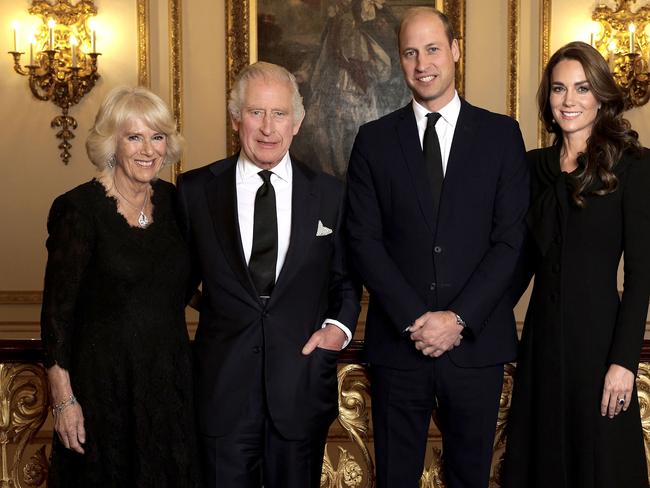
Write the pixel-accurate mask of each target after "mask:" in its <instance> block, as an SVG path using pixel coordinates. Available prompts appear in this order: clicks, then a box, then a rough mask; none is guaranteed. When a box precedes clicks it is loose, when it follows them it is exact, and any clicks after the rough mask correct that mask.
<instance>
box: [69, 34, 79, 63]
mask: <svg viewBox="0 0 650 488" xmlns="http://www.w3.org/2000/svg"><path fill="white" fill-rule="evenodd" d="M77 44H78V41H77V38H76V37H75V36H74V35H71V36H70V49H71V51H72V67H73V68H76V67H77Z"/></svg>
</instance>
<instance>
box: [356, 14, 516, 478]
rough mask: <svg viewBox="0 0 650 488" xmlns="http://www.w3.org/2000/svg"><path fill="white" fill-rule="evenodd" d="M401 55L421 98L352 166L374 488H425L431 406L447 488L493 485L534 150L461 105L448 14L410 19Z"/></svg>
mask: <svg viewBox="0 0 650 488" xmlns="http://www.w3.org/2000/svg"><path fill="white" fill-rule="evenodd" d="M399 53H400V61H401V65H402V71H403V73H404V78H405V80H406V83H407V84H408V86H409V88H410V89H411V91H412V93H413V101H412V103H410V104H409V105H407V106H406V107H404V108H402V109H400V110H397V111H396V112H393V113H391V114H389V115H387V116H385V117H383V118H381V119H379V120H376V121H374V122H370V123H368V124H366V125H364V126H362V127H361V128H360V129H359V133H358V135H357V138H356V140H355V143H354V147H353V149H352V156H351V159H350V166H349V169H348V195H349V208H348V212H349V213H348V219H347V227H348V233H349V238H350V249H351V256H350V258H351V262H354V263H355V265H357V267H358V270H359V272H360V274H361V277H362V280H363V281H364V284H365V285H366V287H367V289H368V291H369V293H370V303H369V308H368V316H367V321H366V337H365V351H366V355H367V359H368V361H369V363H370V365H371V381H372V409H373V428H374V436H375V450H376V463H377V486H378V488H386V487H389V488H415V487H417V486H418V480H419V478H420V476H421V474H422V469H423V464H424V456H425V450H426V443H427V430H428V426H429V421H430V418H431V414H432V412H433V410H434V409H435V410H436V417H437V422H438V425H439V427H440V430H441V432H442V436H443V462H444V475H445V478H446V482H447V486H449V487H450V488H460V487H463V488H469V487H471V488H479V487H480V488H484V487H486V486H487V485H488V479H489V473H490V463H491V457H492V442H493V438H494V431H495V426H496V417H497V412H498V404H499V397H500V393H501V387H502V376H503V364H504V363H505V362H507V361H511V360H513V359H514V358H515V353H516V346H517V335H516V330H515V320H514V316H513V312H512V306H513V303H512V299H511V298H509V294H508V288H509V285H510V282H511V280H512V276H513V271H514V269H515V265H516V262H517V260H518V257H519V254H520V249H521V246H522V242H523V239H524V229H525V227H524V222H523V219H524V215H525V213H526V209H527V204H528V191H529V190H528V186H529V183H528V178H529V176H528V169H527V167H526V164H525V158H524V145H523V141H522V137H521V133H520V131H519V128H518V125H517V123H516V122H515V121H513V120H511V119H510V118H508V117H505V116H502V115H497V114H493V113H490V112H487V111H486V110H482V109H480V108H476V107H473V106H472V105H470V104H469V103H467V102H466V101H465V100H463V99H460V98H459V97H458V94H457V93H456V90H455V87H454V81H455V80H454V68H455V63H456V61H458V58H459V56H460V52H459V47H458V41H457V40H456V39H455V38H454V36H453V32H452V28H451V25H450V23H449V20H448V19H447V18H446V17H445V16H444V15H443V14H442V13H441V12H439V11H437V10H435V9H433V8H416V9H411V10H409V11H407V13H406V14H405V17H404V19H403V21H402V24H401V26H400V33H399ZM429 113H432V115H427V114H429Z"/></svg>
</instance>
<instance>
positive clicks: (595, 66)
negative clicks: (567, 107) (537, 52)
mask: <svg viewBox="0 0 650 488" xmlns="http://www.w3.org/2000/svg"><path fill="white" fill-rule="evenodd" d="M567 59H571V60H575V61H578V62H579V63H580V64H581V65H582V69H583V70H584V72H585V76H586V77H587V81H588V82H589V85H590V88H591V91H592V93H593V94H594V96H595V97H596V100H597V101H598V102H599V103H600V104H601V106H600V109H599V110H598V113H597V114H596V119H595V120H594V125H593V127H592V129H591V135H590V136H589V138H588V139H587V149H586V150H585V152H584V153H581V154H579V155H578V171H577V172H576V173H574V174H572V175H571V178H572V180H573V181H572V183H573V185H572V186H573V195H572V197H573V201H574V202H575V203H576V205H578V206H579V207H584V206H585V203H586V202H585V195H587V194H596V195H607V194H608V193H612V192H614V191H616V188H617V187H618V178H617V177H616V175H615V174H614V172H613V169H614V166H615V165H616V163H618V161H619V160H620V159H621V157H622V156H623V153H624V152H625V151H633V152H640V151H641V144H640V143H639V135H638V133H637V132H636V131H634V130H632V128H631V126H630V123H629V122H628V121H627V120H626V119H624V118H623V110H624V105H625V104H624V99H623V94H622V93H621V91H620V90H619V88H618V86H616V82H615V81H614V78H613V77H612V74H611V73H610V71H609V66H608V65H607V62H606V61H605V60H604V59H603V57H602V56H601V55H600V53H599V52H598V51H597V50H596V49H594V48H593V47H592V46H590V45H589V44H586V43H584V42H577V41H576V42H570V43H569V44H567V45H566V46H563V47H561V48H560V49H558V50H557V51H556V52H555V54H553V56H551V59H550V60H549V61H548V64H547V65H546V68H544V73H543V74H542V81H541V83H540V85H539V89H538V90H537V106H538V107H539V117H540V119H541V120H542V122H543V123H544V125H545V127H546V130H547V131H548V132H550V133H551V134H553V135H554V139H553V145H554V146H556V147H557V148H561V147H562V142H563V140H564V137H563V134H562V129H561V128H560V126H559V125H558V124H557V122H555V120H554V119H553V112H552V111H551V104H550V101H549V97H550V94H551V76H552V74H553V69H554V68H555V66H557V64H558V63H559V62H560V61H564V60H567Z"/></svg>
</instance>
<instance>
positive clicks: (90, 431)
mask: <svg viewBox="0 0 650 488" xmlns="http://www.w3.org/2000/svg"><path fill="white" fill-rule="evenodd" d="M152 203H153V205H154V214H153V223H152V224H151V225H150V226H149V227H148V228H146V229H140V228H135V227H131V226H130V225H129V224H128V223H127V221H126V220H125V219H124V217H122V215H120V214H119V213H118V212H117V202H116V201H115V199H113V198H111V197H108V196H106V193H105V190H104V187H103V186H102V184H101V183H99V182H98V181H95V180H93V181H90V182H88V183H85V184H83V185H80V186H79V187H77V188H75V189H74V190H71V191H70V192H68V193H66V194H64V195H62V196H60V197H58V198H57V199H56V200H55V201H54V203H53V205H52V209H51V210H50V215H49V218H48V231H49V238H48V240H47V249H48V262H47V269H46V273H45V287H44V293H43V310H42V317H41V335H42V339H43V346H44V348H45V366H46V367H50V366H52V365H53V364H58V365H59V366H61V367H62V368H64V369H66V370H68V371H69V372H70V378H71V382H72V388H73V391H74V394H75V395H76V397H77V399H78V400H79V403H80V405H81V407H82V409H83V415H84V419H85V428H86V444H85V445H84V450H85V454H83V455H80V454H77V453H74V452H72V451H69V450H67V449H65V448H64V447H63V445H62V444H61V442H60V441H59V439H58V437H57V435H56V434H55V436H54V443H53V448H52V464H51V468H50V475H49V476H50V484H49V486H50V487H54V488H56V487H84V488H89V487H93V488H97V487H120V488H122V487H138V488H145V487H151V488H154V487H155V488H165V487H170V488H172V487H173V488H183V487H197V486H199V483H198V481H197V472H198V470H197V469H196V467H195V463H196V459H197V458H196V450H195V431H194V421H193V406H192V383H191V359H190V346H189V340H188V335H187V329H186V327H185V317H184V295H185V286H186V281H187V277H188V273H189V266H190V263H189V257H188V254H187V250H186V247H185V244H184V242H183V240H182V237H181V235H180V233H179V230H178V228H177V225H176V219H175V213H174V187H173V186H172V185H171V184H169V183H166V182H164V181H162V180H158V181H156V182H154V183H153V193H152Z"/></svg>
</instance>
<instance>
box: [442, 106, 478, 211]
mask: <svg viewBox="0 0 650 488" xmlns="http://www.w3.org/2000/svg"><path fill="white" fill-rule="evenodd" d="M474 110H475V109H474V107H472V106H471V105H470V104H469V103H467V102H466V101H465V100H463V99H462V98H461V106H460V114H459V115H458V120H457V121H456V129H455V130H454V138H453V140H452V142H451V151H450V152H449V159H448V160H447V170H446V172H445V181H448V179H450V178H455V177H457V175H462V174H463V172H464V171H465V167H466V166H467V164H468V163H469V162H471V161H472V152H473V151H474V146H475V144H474V143H473V142H474V141H475V140H476V135H475V134H476V131H477V122H476V117H475V114H474ZM444 195H445V185H444V183H443V186H442V198H444ZM442 198H441V200H442Z"/></svg>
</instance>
